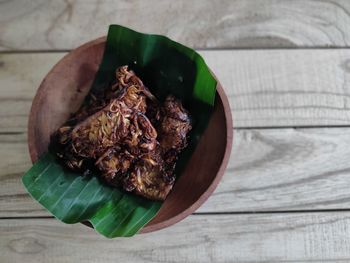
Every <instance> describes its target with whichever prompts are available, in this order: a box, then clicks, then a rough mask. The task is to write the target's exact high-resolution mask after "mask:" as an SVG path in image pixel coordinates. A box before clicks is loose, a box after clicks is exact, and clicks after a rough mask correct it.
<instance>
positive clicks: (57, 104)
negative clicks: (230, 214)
mask: <svg viewBox="0 0 350 263" xmlns="http://www.w3.org/2000/svg"><path fill="white" fill-rule="evenodd" d="M104 45H105V38H99V39H96V40H94V41H91V42H88V43H86V44H84V45H82V46H80V47H79V48H77V49H75V50H73V51H72V52H70V53H69V54H68V55H66V56H65V57H64V58H62V59H61V60H60V61H59V62H58V63H57V64H56V65H55V66H54V67H53V69H52V70H51V71H50V72H49V73H48V74H47V75H46V77H45V78H44V80H43V82H42V83H41V85H40V87H39V89H38V91H37V93H36V96H35V98H34V100H33V103H32V108H31V112H30V116H29V123H28V146H29V153H30V157H31V159H32V161H33V162H35V161H36V160H37V159H38V157H39V156H40V155H41V154H42V153H44V152H46V151H47V148H48V145H49V140H50V135H51V134H52V133H53V132H54V131H55V130H56V129H57V128H59V127H60V126H61V125H62V124H63V123H64V122H65V121H66V120H67V119H68V117H69V115H70V114H71V113H73V112H75V111H76V110H78V108H79V107H80V105H81V103H82V101H83V99H84V97H85V96H86V95H87V93H88V92H89V88H90V87H91V84H92V81H93V79H94V76H95V73H96V71H97V70H98V67H99V64H100V61H101V59H102V54H103V51H104ZM231 147H232V117H231V111H230V107H229V103H228V100H227V96H226V95H225V93H224V91H223V89H222V87H221V85H220V83H218V85H217V96H216V106H215V110H214V113H213V116H212V118H211V120H210V122H209V125H208V128H207V129H206V131H205V132H204V134H203V136H202V137H201V139H200V142H199V144H198V145H197V147H196V150H195V152H194V154H193V155H192V157H191V159H190V161H189V163H188V165H187V167H186V169H185V171H184V172H183V174H182V175H181V176H180V177H179V179H178V180H177V182H176V184H175V186H174V188H173V190H172V192H171V194H170V195H169V196H168V198H167V199H166V200H165V202H164V204H163V206H162V208H161V209H160V211H159V213H158V214H157V216H156V217H155V218H154V219H153V220H152V221H150V222H149V223H148V224H147V225H146V226H145V227H144V228H143V229H142V231H141V232H142V233H146V232H151V231H155V230H158V229H161V228H165V227H167V226H170V225H172V224H174V223H176V222H179V221H180V220H182V219H183V218H185V217H186V216H188V215H190V214H191V213H193V212H194V211H195V210H196V209H197V208H199V207H200V206H201V205H202V204H203V203H204V202H205V200H206V199H207V198H208V197H209V196H210V194H211V193H212V192H213V191H214V189H215V188H216V186H217V185H218V183H219V181H220V179H221V177H222V176H223V174H224V170H225V168H226V165H227V162H228V159H229V155H230V152H231Z"/></svg>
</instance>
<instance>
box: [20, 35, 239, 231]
mask: <svg viewBox="0 0 350 263" xmlns="http://www.w3.org/2000/svg"><path fill="white" fill-rule="evenodd" d="M106 39H107V37H106V36H103V37H99V38H97V39H95V40H92V41H89V42H87V43H85V44H83V45H81V46H79V47H78V48H76V49H73V50H72V51H70V52H69V53H68V54H66V55H65V56H63V57H62V58H61V59H60V60H59V61H58V62H57V63H56V64H55V65H54V66H53V67H52V68H51V70H50V71H49V72H48V73H47V74H46V75H45V77H44V79H43V80H42V82H41V83H40V86H39V88H38V90H37V92H36V94H35V96H34V99H33V101H32V105H31V109H30V113H29V118H28V124H27V126H28V131H27V138H28V150H29V155H30V159H31V161H32V163H34V162H35V161H37V159H38V157H39V156H38V155H39V154H38V151H37V149H36V148H35V144H36V143H35V142H36V139H35V138H36V137H35V128H34V125H33V123H36V120H37V116H38V115H37V112H38V104H39V102H40V100H41V98H42V96H43V95H44V90H45V85H44V84H45V81H46V79H47V78H49V77H51V75H52V74H54V73H55V69H56V68H58V67H60V65H61V64H62V63H64V62H65V60H66V59H67V58H68V57H69V56H71V55H72V54H74V53H79V52H82V51H84V50H85V49H88V48H90V47H91V46H94V45H98V44H101V43H103V42H105V41H106ZM212 74H213V75H214V77H215V79H216V80H217V85H216V91H217V94H218V95H219V97H220V99H221V102H222V105H223V110H224V116H225V122H226V123H225V124H226V148H225V152H224V156H223V158H222V161H221V164H220V167H219V170H218V172H217V174H216V176H215V178H214V180H213V181H212V182H211V184H210V185H209V187H208V188H207V189H206V190H205V192H203V193H202V194H201V195H200V197H199V198H198V199H197V200H196V201H195V202H194V203H193V204H192V205H191V206H189V207H188V208H187V209H185V210H183V211H182V212H181V213H179V214H178V215H176V216H174V217H171V218H169V219H167V220H164V221H162V222H159V223H156V224H153V225H148V224H146V225H145V226H144V227H143V228H142V229H141V231H140V232H139V233H149V232H153V231H156V230H160V229H163V228H166V227H168V226H171V225H173V224H175V223H178V222H179V221H181V220H183V219H184V218H185V217H187V216H189V215H190V214H192V213H193V212H194V211H195V210H197V209H198V208H199V207H200V206H201V205H202V204H203V203H204V202H205V201H206V200H207V199H208V198H209V196H210V195H211V194H212V193H213V192H214V190H215V189H216V187H217V185H218V184H219V182H220V180H221V178H222V177H223V175H224V172H225V169H226V167H227V164H228V161H229V157H230V154H231V150H232V143H233V120H232V114H231V108H230V104H229V101H228V97H227V95H226V94H225V92H224V89H223V87H222V85H221V83H220V82H219V80H218V79H217V77H216V76H215V74H214V73H212ZM150 222H151V221H150Z"/></svg>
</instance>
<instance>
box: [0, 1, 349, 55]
mask: <svg viewBox="0 0 350 263" xmlns="http://www.w3.org/2000/svg"><path fill="white" fill-rule="evenodd" d="M349 23H350V3H349V1H347V0H337V1H331V0H326V1H301V0H299V1H288V0H283V1H276V0H268V1H265V0H259V1H244V0H234V1H232V0H224V1H220V2H213V1H210V0H204V1H203V0H195V1H186V0H181V1H161V2H159V1H156V0H152V1H142V0H133V1H115V0H106V1H84V0H78V1H71V0H59V1H45V0H34V1H24V2H23V1H20V0H16V1H2V2H1V3H0V28H1V29H0V50H57V49H60V50H62V49H64V50H67V49H73V48H75V47H77V46H79V45H81V44H82V43H84V42H87V41H89V40H92V39H94V38H97V37H99V36H103V35H106V32H107V28H108V25H110V24H122V25H125V26H128V27H131V28H134V29H136V30H140V31H143V32H150V33H157V34H163V35H167V36H169V37H171V38H173V39H175V40H177V41H179V42H182V43H184V44H186V45H190V46H192V47H195V48H223V47H224V48H232V47H235V48H237V47H239V48H240V47H243V48H247V47H248V48H251V47H254V48H257V47H310V46H319V47H320V46H337V47H346V46H349V43H350V31H349V30H348V25H349ZM28 25H30V26H28Z"/></svg>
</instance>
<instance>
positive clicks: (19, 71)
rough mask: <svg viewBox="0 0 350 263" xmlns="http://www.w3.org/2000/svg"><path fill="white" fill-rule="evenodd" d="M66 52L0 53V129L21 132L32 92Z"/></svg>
mask: <svg viewBox="0 0 350 263" xmlns="http://www.w3.org/2000/svg"><path fill="white" fill-rule="evenodd" d="M64 55H65V53H53V54H48V53H42V54H35V53H34V54H0V86H1V93H0V102H1V103H0V116H1V124H0V132H23V131H26V129H27V122H28V115H29V111H30V106H31V104H32V99H33V97H34V95H35V92H36V90H37V88H38V86H39V84H40V82H41V81H42V79H43V78H44V77H45V75H46V74H47V73H48V72H49V70H50V69H51V68H52V67H53V65H54V64H56V63H57V62H58V60H59V59H61V58H62V57H63V56H64Z"/></svg>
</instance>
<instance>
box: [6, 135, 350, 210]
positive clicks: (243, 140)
mask: <svg viewBox="0 0 350 263" xmlns="http://www.w3.org/2000/svg"><path fill="white" fill-rule="evenodd" d="M349 131H350V129H349V128H332V129H326V128H325V129H271V130H261V129H259V130H254V129H249V130H237V131H235V134H234V146H233V151H232V156H231V159H230V162H229V165H228V168H227V171H226V173H225V175H224V177H223V179H222V181H221V183H220V184H219V186H218V188H217V189H216V191H215V192H214V193H213V195H212V196H211V197H210V198H209V200H208V201H207V202H206V203H205V204H204V205H203V206H202V207H201V208H200V209H199V210H198V211H197V212H198V213H217V212H225V213H226V212H252V211H293V210H294V211H295V210H297V211H298V210H315V209H316V210H321V209H322V210H323V209H348V208H350V191H349V176H350V169H349V160H350V148H349V147H348V145H350V136H349ZM0 142H1V146H2V147H1V148H0V160H2V162H0V217H27V216H48V215H49V214H48V212H47V211H45V210H43V209H42V208H41V206H40V205H38V204H37V203H36V202H35V201H33V200H32V199H31V198H30V197H29V196H28V195H27V194H26V192H25V190H24V188H23V186H22V183H21V182H20V178H21V176H22V174H23V173H24V171H25V170H26V169H28V168H29V167H30V160H29V157H28V154H27V146H26V138H25V136H23V135H0Z"/></svg>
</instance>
